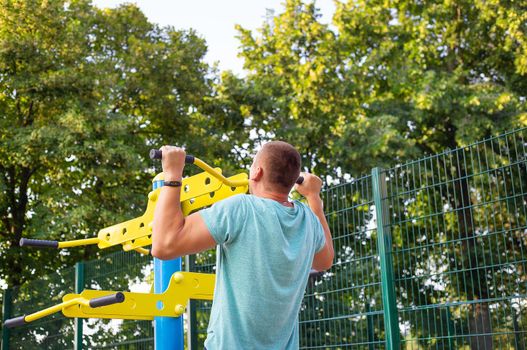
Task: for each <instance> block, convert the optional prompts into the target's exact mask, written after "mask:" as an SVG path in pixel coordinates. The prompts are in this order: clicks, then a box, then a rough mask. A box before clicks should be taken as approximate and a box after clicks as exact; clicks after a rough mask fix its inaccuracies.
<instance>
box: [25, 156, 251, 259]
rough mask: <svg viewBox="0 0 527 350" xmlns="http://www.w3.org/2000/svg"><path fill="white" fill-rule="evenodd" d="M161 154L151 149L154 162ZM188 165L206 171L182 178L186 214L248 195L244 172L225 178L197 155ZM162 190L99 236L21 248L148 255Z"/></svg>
mask: <svg viewBox="0 0 527 350" xmlns="http://www.w3.org/2000/svg"><path fill="white" fill-rule="evenodd" d="M156 152H159V153H156ZM158 154H160V151H158V150H152V151H151V152H150V155H151V158H153V159H157V157H159V155H158ZM185 162H186V163H188V164H195V165H197V166H198V167H199V168H201V169H202V170H204V172H203V173H200V174H197V175H194V176H191V177H188V178H185V179H183V185H182V187H181V207H182V210H183V214H184V215H188V214H190V213H192V212H194V211H196V210H198V209H201V208H204V207H206V206H209V205H212V204H213V203H215V202H218V201H220V200H222V199H225V198H227V197H230V196H233V195H235V194H239V193H247V191H248V182H249V181H248V178H247V174H245V173H241V174H237V175H234V176H232V177H229V178H226V177H225V176H223V175H222V171H221V169H219V168H212V167H211V166H210V165H208V164H206V163H205V162H203V161H202V160H200V159H198V158H196V157H194V156H191V155H187V157H186V160H185ZM159 180H163V173H160V174H158V175H157V176H156V177H154V180H153V181H159ZM160 191H161V188H158V189H156V190H153V191H151V192H150V193H149V194H148V203H147V206H146V211H145V213H144V214H143V215H142V216H140V217H137V218H135V219H132V220H128V221H125V222H122V223H120V224H117V225H113V226H110V227H105V228H103V229H101V230H100V231H99V233H98V234H97V237H93V238H87V239H78V240H72V241H63V242H59V241H49V240H40V239H27V238H22V239H21V240H20V246H21V247H39V248H41V247H49V248H71V247H79V246H85V245H92V244H97V246H98V247H99V249H105V248H109V247H113V246H116V245H119V244H121V245H122V246H123V250H125V251H129V250H136V251H138V252H140V253H143V254H149V253H150V252H149V251H148V250H147V249H144V248H143V247H145V246H148V245H151V244H152V221H153V219H154V210H155V206H156V202H157V197H158V196H159V192H160Z"/></svg>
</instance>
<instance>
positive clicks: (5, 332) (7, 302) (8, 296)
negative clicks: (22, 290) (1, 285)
mask: <svg viewBox="0 0 527 350" xmlns="http://www.w3.org/2000/svg"><path fill="white" fill-rule="evenodd" d="M2 301H3V305H2V324H4V322H5V321H6V320H8V319H9V318H10V317H11V305H12V303H13V294H12V291H11V288H7V289H5V290H4V298H3V300H2ZM2 350H9V328H7V327H2Z"/></svg>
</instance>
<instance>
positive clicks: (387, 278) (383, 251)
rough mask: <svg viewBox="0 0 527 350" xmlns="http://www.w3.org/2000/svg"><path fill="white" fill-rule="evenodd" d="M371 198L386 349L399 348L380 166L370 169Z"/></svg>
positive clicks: (386, 212) (388, 218)
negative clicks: (375, 221) (375, 222)
mask: <svg viewBox="0 0 527 350" xmlns="http://www.w3.org/2000/svg"><path fill="white" fill-rule="evenodd" d="M372 186H373V199H374V203H375V217H376V219H377V246H378V252H379V257H380V263H381V287H382V303H383V312H384V329H385V335H386V349H388V350H399V349H400V343H401V341H400V334H399V333H400V332H399V317H398V314H397V303H396V300H395V277H394V273H393V259H392V234H391V231H390V216H389V211H388V205H387V203H386V198H387V196H388V191H387V188H386V175H385V173H384V171H383V169H381V168H374V169H373V170H372Z"/></svg>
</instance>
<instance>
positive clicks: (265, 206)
mask: <svg viewBox="0 0 527 350" xmlns="http://www.w3.org/2000/svg"><path fill="white" fill-rule="evenodd" d="M200 214H201V216H202V218H203V220H204V222H205V224H206V225H207V227H208V229H209V231H210V233H211V235H212V236H213V237H214V240H215V241H216V243H218V245H219V248H218V251H217V265H216V266H217V271H216V288H215V292H214V293H215V294H214V304H213V307H212V312H211V318H210V322H209V329H208V337H207V340H206V342H205V346H206V347H207V349H209V350H215V349H297V348H298V322H297V317H298V312H299V308H300V304H301V301H302V297H303V294H304V290H305V287H306V283H307V279H308V275H309V271H310V268H311V264H312V261H313V256H314V254H315V253H316V252H317V251H319V250H320V249H321V248H322V247H323V246H324V242H325V238H324V231H323V228H322V225H321V224H320V221H319V220H318V219H317V217H316V216H315V215H314V214H313V213H312V212H311V210H310V209H309V208H308V207H307V206H306V205H304V204H302V203H300V202H298V201H297V202H294V207H286V206H284V205H282V204H281V203H279V202H277V201H275V200H272V199H267V198H261V197H257V196H252V195H238V196H234V197H231V198H228V199H226V200H224V201H222V202H219V203H217V204H215V205H214V206H213V207H211V208H209V209H205V210H202V211H201V212H200Z"/></svg>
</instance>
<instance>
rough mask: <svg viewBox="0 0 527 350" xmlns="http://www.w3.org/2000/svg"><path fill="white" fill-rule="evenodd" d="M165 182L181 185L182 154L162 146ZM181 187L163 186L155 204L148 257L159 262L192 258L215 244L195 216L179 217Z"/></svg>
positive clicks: (183, 163) (198, 215)
mask: <svg viewBox="0 0 527 350" xmlns="http://www.w3.org/2000/svg"><path fill="white" fill-rule="evenodd" d="M161 151H162V152H163V153H162V154H163V159H162V162H163V172H164V176H165V181H181V180H182V178H183V168H184V167H185V155H186V153H185V151H184V150H183V149H181V148H178V147H172V146H163V147H162V148H161ZM180 197H181V187H170V186H163V187H162V188H161V193H160V194H159V198H158V200H157V204H156V209H155V212H154V222H153V228H152V251H151V253H152V255H153V256H154V257H156V258H159V259H162V260H169V259H174V258H176V257H179V256H183V255H189V254H196V253H199V252H202V251H204V250H207V249H211V248H214V247H215V246H216V241H215V240H214V238H213V237H212V235H211V234H210V232H209V229H208V227H207V225H206V224H205V222H204V221H203V218H202V217H201V215H200V214H199V212H198V213H194V214H191V215H189V216H187V217H184V216H183V211H182V210H181V202H180Z"/></svg>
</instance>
